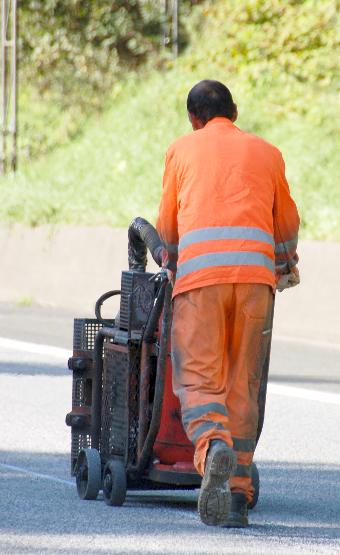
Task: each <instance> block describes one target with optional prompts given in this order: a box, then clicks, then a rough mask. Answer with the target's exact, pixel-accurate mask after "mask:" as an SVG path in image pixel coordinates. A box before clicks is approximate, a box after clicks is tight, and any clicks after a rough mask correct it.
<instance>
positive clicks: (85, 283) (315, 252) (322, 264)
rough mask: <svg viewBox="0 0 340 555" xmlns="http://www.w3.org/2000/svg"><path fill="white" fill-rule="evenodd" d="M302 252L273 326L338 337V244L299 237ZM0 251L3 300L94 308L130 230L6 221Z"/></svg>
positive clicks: (119, 262) (119, 265) (112, 277)
mask: <svg viewBox="0 0 340 555" xmlns="http://www.w3.org/2000/svg"><path fill="white" fill-rule="evenodd" d="M299 255H300V265H299V267H300V274H301V285H300V286H299V287H296V288H295V289H292V290H287V291H285V292H283V293H282V294H277V301H276V318H275V331H276V332H277V333H280V334H282V335H287V336H292V337H302V338H303V337H306V338H312V339H314V340H319V341H326V342H331V343H340V287H339V275H340V243H335V242H334V243H333V242H319V241H301V242H300V244H299ZM0 256H1V274H0V302H14V303H23V302H25V299H27V300H28V299H31V300H32V302H34V303H37V304H42V305H48V306H51V307H58V308H65V309H66V308H67V309H69V310H72V311H73V310H74V311H75V313H76V312H77V313H78V314H80V315H81V314H85V313H90V314H93V305H94V302H95V300H96V299H97V298H98V297H99V296H100V295H101V294H102V293H103V292H105V291H108V290H110V289H118V288H119V287H120V273H121V270H123V269H126V268H127V231H126V229H114V228H109V227H81V226H71V225H61V226H56V227H54V226H47V225H46V226H39V227H36V228H28V227H25V226H22V225H14V226H11V227H6V226H2V227H0ZM150 269H151V270H152V271H153V270H155V265H153V264H151V265H150Z"/></svg>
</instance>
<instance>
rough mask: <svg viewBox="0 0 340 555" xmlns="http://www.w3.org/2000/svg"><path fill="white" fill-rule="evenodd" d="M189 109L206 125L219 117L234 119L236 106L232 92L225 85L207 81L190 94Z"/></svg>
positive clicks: (199, 84) (198, 84) (195, 87)
mask: <svg viewBox="0 0 340 555" xmlns="http://www.w3.org/2000/svg"><path fill="white" fill-rule="evenodd" d="M187 109H188V112H190V113H191V114H193V115H194V116H196V117H197V118H198V119H199V120H200V121H201V122H202V123H203V124H204V125H205V124H206V123H207V122H208V121H209V120H210V119H212V118H215V117H217V116H222V117H225V118H228V119H232V117H233V115H234V114H235V110H236V106H235V104H234V101H233V97H232V96H231V92H230V90H229V89H228V88H227V87H226V86H225V85H223V83H220V82H219V81H211V80H209V79H205V80H204V81H200V82H199V83H197V85H195V86H194V87H193V88H192V89H191V91H190V92H189V95H188V100H187Z"/></svg>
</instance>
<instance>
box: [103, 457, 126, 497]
mask: <svg viewBox="0 0 340 555" xmlns="http://www.w3.org/2000/svg"><path fill="white" fill-rule="evenodd" d="M103 495H104V501H105V503H107V504H108V505H113V506H114V507H120V506H121V505H123V503H124V501H125V497H126V471H125V466H124V464H123V463H122V461H119V460H118V459H111V460H109V461H108V462H107V463H106V465H105V467H104V473H103Z"/></svg>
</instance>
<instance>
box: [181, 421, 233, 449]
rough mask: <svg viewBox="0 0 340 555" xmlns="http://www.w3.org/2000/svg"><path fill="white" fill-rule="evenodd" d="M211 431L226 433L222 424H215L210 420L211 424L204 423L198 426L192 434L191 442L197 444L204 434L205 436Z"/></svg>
mask: <svg viewBox="0 0 340 555" xmlns="http://www.w3.org/2000/svg"><path fill="white" fill-rule="evenodd" d="M210 430H223V431H226V430H225V428H224V427H223V426H222V424H221V423H220V422H213V421H212V420H210V421H209V422H203V424H200V425H199V426H197V428H196V430H195V431H194V432H193V433H192V434H190V439H191V441H192V442H193V443H194V444H195V443H196V441H197V440H198V438H200V437H201V435H202V434H204V433H205V432H209V431H210Z"/></svg>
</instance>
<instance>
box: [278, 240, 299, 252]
mask: <svg viewBox="0 0 340 555" xmlns="http://www.w3.org/2000/svg"><path fill="white" fill-rule="evenodd" d="M297 244H298V236H296V237H294V239H291V240H290V241H283V242H282V243H276V245H275V254H279V253H281V252H286V251H288V252H289V251H290V250H291V249H296V247H297Z"/></svg>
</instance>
